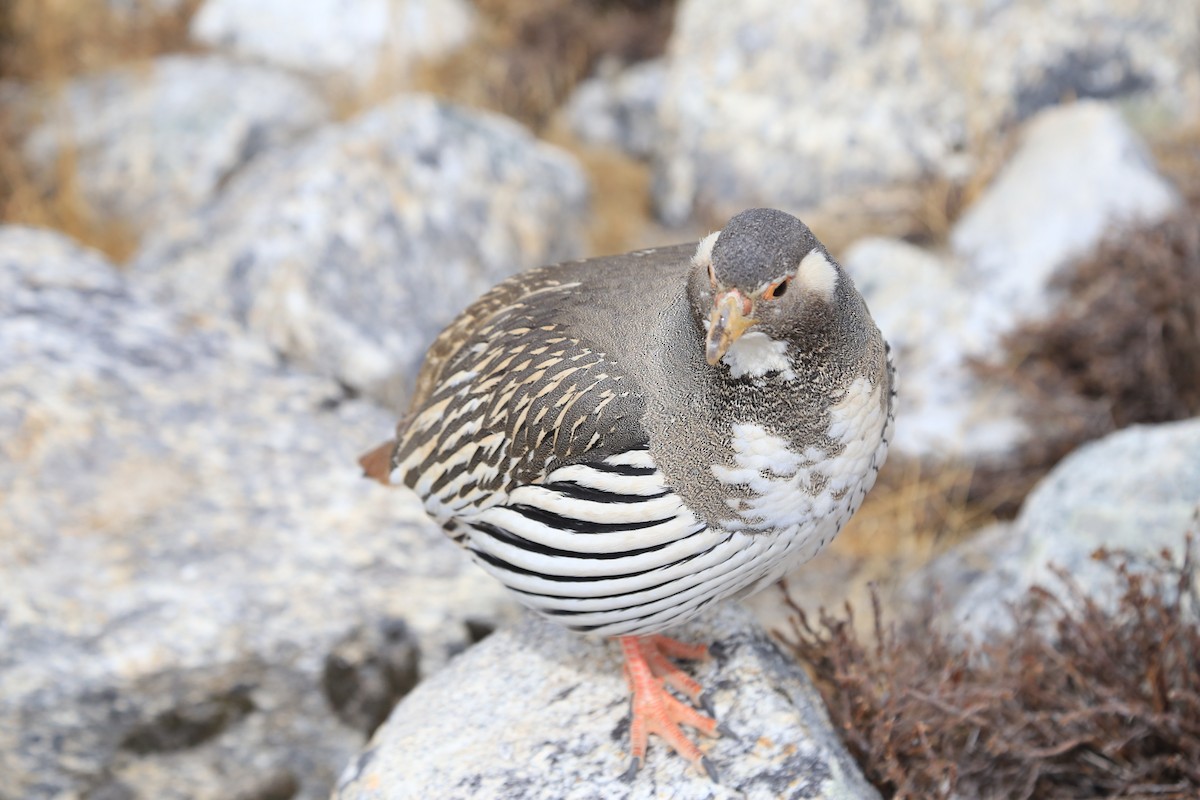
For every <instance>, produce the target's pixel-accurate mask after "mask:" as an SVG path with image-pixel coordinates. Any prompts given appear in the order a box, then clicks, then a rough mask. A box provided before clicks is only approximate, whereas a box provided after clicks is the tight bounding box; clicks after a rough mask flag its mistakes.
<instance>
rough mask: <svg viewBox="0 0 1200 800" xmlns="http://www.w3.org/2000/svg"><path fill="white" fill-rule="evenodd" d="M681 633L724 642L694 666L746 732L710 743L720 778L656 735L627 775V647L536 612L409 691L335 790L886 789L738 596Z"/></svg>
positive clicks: (806, 794) (792, 794)
mask: <svg viewBox="0 0 1200 800" xmlns="http://www.w3.org/2000/svg"><path fill="white" fill-rule="evenodd" d="M678 635H679V638H680V639H682V640H684V641H695V642H705V643H709V644H710V645H711V652H712V658H710V659H709V660H708V661H707V662H703V663H699V664H696V665H695V666H693V667H692V668H690V672H691V673H692V674H693V675H694V676H695V677H696V678H697V680H699V681H700V682H701V683H702V684H703V685H704V686H705V687H706V688H707V690H708V692H709V694H710V697H711V699H712V704H713V706H714V707H715V710H716V713H717V717H718V719H719V720H720V721H721V722H722V723H723V724H725V725H726V726H728V727H729V728H730V729H731V730H732V731H733V733H734V734H735V736H736V738H733V737H728V736H727V737H723V738H720V739H710V740H702V744H701V747H702V749H704V750H705V751H706V753H707V755H708V757H709V758H710V759H711V760H712V762H713V763H714V765H715V766H716V769H717V770H718V772H719V774H720V784H714V783H713V782H712V781H710V780H709V779H708V778H707V777H705V776H702V775H700V774H698V773H697V772H696V771H695V770H694V769H693V768H692V767H691V766H690V765H688V763H687V762H686V761H684V760H683V759H681V758H679V757H678V756H675V755H674V754H673V753H671V752H670V751H669V749H668V748H666V746H664V745H663V744H662V742H661V741H660V740H658V739H656V738H653V737H652V738H651V744H650V751H649V753H648V757H647V762H646V764H645V765H643V767H642V769H641V771H640V772H639V773H638V775H637V777H636V779H634V780H633V781H632V782H630V781H627V780H625V779H624V778H623V777H622V776H623V773H625V771H626V768H627V767H628V759H629V756H628V737H629V729H628V728H629V694H628V689H627V687H626V684H625V680H624V678H623V677H622V672H621V660H620V654H619V650H618V649H617V647H616V645H615V644H614V643H612V642H608V641H603V640H599V641H598V640H593V639H585V638H581V637H578V636H576V635H574V634H571V633H569V632H567V631H566V630H565V629H562V628H559V627H558V626H555V625H552V624H550V623H547V622H545V621H542V620H540V619H536V618H533V617H527V618H526V619H525V621H524V622H523V623H522V624H521V625H520V626H518V627H516V628H512V629H506V630H504V631H501V632H499V633H496V634H494V635H493V636H491V637H490V638H488V639H487V640H485V641H484V642H482V643H481V644H479V645H477V646H476V647H473V648H472V649H471V650H469V651H468V652H467V653H465V654H463V655H462V656H460V657H458V658H457V659H455V660H454V661H453V662H452V663H451V664H450V666H448V667H447V668H446V669H444V670H443V671H441V672H440V673H438V674H437V675H436V676H434V677H433V678H431V679H430V680H428V681H426V682H424V683H423V684H421V686H419V687H418V688H417V689H416V690H415V691H413V692H412V694H410V695H408V697H406V698H405V700H404V701H403V702H402V703H400V704H399V705H398V706H397V707H396V709H395V710H394V711H393V713H392V716H391V719H389V720H388V722H387V723H386V724H385V725H384V726H383V727H382V728H380V729H379V731H378V732H377V733H376V735H375V737H374V738H373V739H372V741H371V743H370V745H369V746H368V747H367V749H366V750H364V751H363V752H362V753H361V754H359V756H358V757H357V758H355V759H354V760H353V761H352V762H351V763H350V764H349V765H348V766H347V767H346V769H345V771H344V772H343V773H342V777H341V779H340V781H339V786H338V790H337V791H336V792H335V794H334V797H335V798H336V800H409V798H429V797H437V798H439V799H440V800H458V798H463V799H464V800H465V798H475V797H489V798H524V799H527V800H532V799H533V798H546V799H547V800H549V798H555V800H560V799H565V798H571V799H572V800H585V799H587V800H591V798H596V799H597V800H599V799H600V798H604V799H605V800H608V798H655V797H671V798H678V800H701V799H702V798H703V799H704V800H709V799H713V800H715V799H717V798H720V800H726V798H729V799H732V798H745V800H765V798H831V799H832V798H846V799H849V798H862V800H868V799H871V800H874V799H875V798H878V794H877V793H876V792H875V790H874V789H873V788H872V787H870V786H869V785H868V784H867V783H866V781H865V780H864V779H863V777H862V774H861V773H860V772H859V770H858V767H857V765H856V764H855V763H854V761H853V760H852V759H851V758H850V757H849V755H848V754H847V753H846V751H845V750H844V748H843V747H842V745H841V743H840V742H839V741H838V740H837V736H836V734H835V733H834V731H833V730H832V728H831V727H830V724H829V720H828V717H827V716H826V713H825V709H824V706H823V704H822V702H821V699H820V697H819V695H818V694H817V693H816V691H815V690H814V689H813V687H812V685H811V683H810V682H809V681H808V679H807V677H806V676H805V675H804V672H803V670H802V669H801V668H800V667H799V665H797V664H796V663H795V662H794V661H791V660H789V659H788V658H786V657H785V656H784V655H783V654H782V653H781V652H780V651H779V649H778V648H777V647H776V646H775V645H774V644H773V643H772V642H771V640H770V639H769V638H768V637H767V636H766V634H765V633H764V632H763V631H762V629H761V628H759V627H758V625H757V624H756V623H755V622H754V621H753V618H752V617H751V616H750V614H749V613H748V612H747V611H745V610H744V609H742V608H740V607H738V606H736V605H727V606H725V607H723V608H721V609H719V610H717V611H715V612H713V613H712V614H711V615H710V616H708V617H706V618H704V619H703V620H701V621H698V622H696V623H693V624H690V625H687V626H684V627H682V628H680V630H679V632H678Z"/></svg>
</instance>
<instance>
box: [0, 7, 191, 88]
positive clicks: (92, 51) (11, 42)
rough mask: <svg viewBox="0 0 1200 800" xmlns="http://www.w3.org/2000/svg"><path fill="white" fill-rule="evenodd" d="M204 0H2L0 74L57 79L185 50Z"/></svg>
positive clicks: (30, 79) (41, 80)
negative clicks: (168, 3)
mask: <svg viewBox="0 0 1200 800" xmlns="http://www.w3.org/2000/svg"><path fill="white" fill-rule="evenodd" d="M200 2H201V0H185V1H184V2H182V3H180V6H179V8H178V10H176V11H171V12H164V11H152V10H151V8H152V5H153V4H152V3H151V2H150V0H131V3H130V5H131V6H133V7H132V8H131V9H130V10H129V11H127V12H119V11H116V10H114V9H113V8H112V6H110V5H109V4H108V3H103V2H96V1H95V0H6V2H5V3H3V4H0V9H2V10H0V15H2V16H0V77H7V78H17V79H19V80H23V81H37V82H45V81H57V80H62V79H64V78H68V77H70V76H72V75H78V74H81V73H85V72H94V71H96V70H100V69H104V68H106V67H111V66H114V65H116V64H122V63H126V62H129V61H136V60H139V59H143V58H150V57H151V56H156V55H159V54H161V53H168V52H174V51H178V50H185V49H187V29H188V22H189V20H190V19H191V17H192V15H193V14H194V13H195V11H196V9H197V8H198V7H199V6H200Z"/></svg>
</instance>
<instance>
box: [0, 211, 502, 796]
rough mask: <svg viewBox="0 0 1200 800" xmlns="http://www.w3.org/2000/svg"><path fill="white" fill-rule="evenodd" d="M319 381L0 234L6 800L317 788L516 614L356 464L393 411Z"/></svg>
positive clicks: (50, 248)
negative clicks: (446, 668) (420, 681)
mask: <svg viewBox="0 0 1200 800" xmlns="http://www.w3.org/2000/svg"><path fill="white" fill-rule="evenodd" d="M227 327H228V326H227ZM339 397H340V391H339V390H338V388H337V387H336V386H333V385H331V384H330V383H328V382H327V381H324V380H320V379H317V378H314V377H311V376H306V375H299V374H293V373H289V372H286V371H281V370H280V369H279V368H278V367H277V366H275V364H274V357H273V356H272V355H271V354H270V353H269V352H267V350H266V348H265V347H263V346H262V345H261V344H256V343H255V342H253V341H251V340H247V339H246V338H245V337H243V336H241V335H240V333H239V332H236V331H235V332H233V333H230V332H229V331H228V330H226V329H222V328H220V327H218V326H214V327H213V328H212V329H210V330H206V331H199V332H197V331H191V332H189V331H187V330H186V326H184V325H183V324H181V320H180V319H178V318H177V317H176V316H174V315H172V314H170V313H168V312H166V311H163V310H161V309H159V308H157V307H155V306H153V305H152V304H150V303H149V302H147V301H146V300H145V299H144V298H143V297H142V296H141V293H140V292H139V291H138V290H137V289H136V287H131V286H130V285H129V283H128V282H127V280H126V279H125V278H124V277H123V276H122V275H121V274H120V273H118V272H116V271H115V270H114V269H113V268H112V266H111V265H109V264H107V263H105V262H104V261H103V260H102V259H100V258H99V257H98V256H96V255H94V254H91V253H89V252H86V251H83V250H81V249H79V248H77V247H75V246H74V245H72V244H71V243H69V242H68V241H67V240H65V239H64V238H62V237H60V236H58V235H56V234H53V233H50V232H48V231H39V230H33V229H23V228H14V227H8V228H0V498H2V499H0V775H3V776H4V781H3V785H2V786H0V795H3V796H6V797H21V798H30V799H31V800H40V799H41V798H63V797H105V798H118V797H119V798H126V799H130V800H131V799H132V798H151V797H153V798H185V797H186V798H214V799H215V798H232V797H258V798H267V797H294V798H317V797H324V796H327V795H328V792H329V790H330V787H331V786H332V784H333V782H334V778H335V776H336V774H337V772H338V770H339V769H340V768H341V767H342V766H343V765H344V764H345V762H346V760H347V759H348V758H350V756H351V755H352V754H353V753H354V752H355V751H356V750H357V749H358V748H359V747H361V745H362V743H363V741H364V738H365V735H366V734H367V733H368V732H369V730H370V729H371V727H372V726H373V724H374V723H375V722H377V721H378V719H379V718H381V717H382V715H383V714H384V713H385V712H386V710H387V708H388V707H389V705H390V704H391V703H392V702H393V701H394V700H395V699H396V698H397V697H399V696H400V695H402V694H403V693H404V692H406V691H407V690H408V689H409V688H411V686H412V684H413V682H414V681H415V680H416V679H417V677H418V676H419V674H427V673H429V672H432V671H433V670H435V669H436V668H438V667H439V666H440V665H441V664H442V663H444V662H445V661H446V660H447V659H448V658H449V656H450V655H451V654H452V653H454V652H456V651H458V650H460V649H462V648H463V647H465V646H466V645H468V644H469V643H470V642H471V641H473V640H474V638H475V637H476V636H477V635H478V634H477V631H478V630H480V629H481V626H482V627H483V628H484V629H486V626H488V625H493V626H494V625H496V624H498V622H499V621H501V620H503V619H504V618H505V615H506V614H507V613H509V612H510V611H511V609H512V606H511V604H510V602H509V601H508V599H507V598H506V597H505V596H504V595H503V594H502V590H501V589H500V588H499V587H497V586H495V585H494V584H493V583H492V582H490V581H484V580H480V577H479V574H478V573H477V572H476V571H474V570H473V568H472V567H470V566H469V565H468V563H467V560H466V559H464V558H463V557H462V554H461V553H460V552H458V550H457V548H456V547H455V546H453V544H451V543H450V542H449V541H448V540H447V539H446V538H445V537H444V536H443V535H442V534H441V532H440V531H438V530H436V529H434V528H433V527H432V526H431V524H430V523H429V522H428V521H427V520H426V518H425V515H424V513H423V511H422V510H421V508H420V505H419V502H418V501H417V500H416V498H415V497H414V496H412V495H410V494H408V493H406V492H402V491H388V490H385V489H383V488H382V487H379V486H378V485H376V484H373V483H371V482H369V481H365V480H362V479H361V477H360V474H359V470H358V467H357V465H356V464H355V456H356V454H357V453H359V452H360V451H361V450H363V449H365V448H366V447H369V446H370V445H371V444H372V443H374V442H375V441H376V440H377V439H378V438H379V437H380V436H381V435H383V434H384V433H385V432H386V431H388V430H389V429H390V426H391V425H392V419H393V418H392V415H391V414H388V413H385V412H383V411H380V410H379V409H377V408H374V407H372V406H369V405H366V404H364V403H360V402H339V401H338V399H339ZM468 623H471V624H468Z"/></svg>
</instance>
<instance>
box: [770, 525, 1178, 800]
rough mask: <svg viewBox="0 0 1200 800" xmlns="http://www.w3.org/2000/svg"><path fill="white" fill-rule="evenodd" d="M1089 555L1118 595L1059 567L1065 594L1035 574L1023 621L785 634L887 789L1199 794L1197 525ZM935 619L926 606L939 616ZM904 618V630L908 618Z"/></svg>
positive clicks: (804, 626) (798, 628)
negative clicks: (1144, 550)
mask: <svg viewBox="0 0 1200 800" xmlns="http://www.w3.org/2000/svg"><path fill="white" fill-rule="evenodd" d="M1095 557H1096V558H1097V559H1099V560H1101V561H1103V562H1104V563H1105V564H1107V565H1108V566H1109V567H1110V568H1111V569H1112V570H1113V571H1114V573H1115V575H1116V577H1117V580H1118V582H1119V585H1120V587H1121V593H1120V596H1119V598H1118V599H1117V601H1116V603H1113V604H1110V603H1100V602H1097V601H1095V600H1093V599H1092V598H1090V597H1087V596H1085V595H1084V593H1083V592H1082V590H1081V589H1080V588H1079V587H1078V586H1076V585H1075V584H1074V583H1073V582H1072V581H1071V580H1070V578H1069V577H1068V576H1066V575H1064V574H1059V578H1060V579H1061V580H1062V581H1063V584H1064V586H1065V589H1066V592H1067V594H1066V599H1065V600H1059V599H1057V598H1056V597H1055V595H1053V594H1051V593H1050V592H1048V591H1045V590H1043V589H1040V588H1035V589H1034V590H1033V591H1031V592H1030V594H1029V595H1028V596H1027V598H1026V599H1025V600H1024V602H1022V603H1021V604H1019V605H1018V606H1017V607H1016V608H1014V609H1012V613H1013V614H1014V620H1015V623H1016V625H1015V628H1014V631H1015V632H1014V633H1013V634H1011V635H1010V636H1008V637H1007V638H998V639H994V640H991V641H989V642H987V643H986V644H971V643H969V642H968V644H967V646H966V647H965V649H962V648H959V647H957V646H955V645H953V644H951V642H950V641H949V640H948V639H947V638H945V637H944V636H942V635H940V634H939V633H938V632H937V631H936V629H934V628H933V627H932V625H930V624H928V623H929V620H926V621H925V623H926V624H921V625H917V626H913V628H912V630H913V631H914V632H913V633H910V634H909V635H902V634H900V633H898V632H897V629H896V628H895V627H888V628H884V626H883V624H882V623H881V622H880V621H879V620H880V607H879V601H878V596H876V598H875V607H874V613H875V627H874V633H873V636H871V637H865V638H864V637H861V636H860V635H859V634H858V633H856V631H855V626H854V622H853V612H852V609H851V608H850V607H849V606H847V608H846V610H845V616H844V617H835V616H832V615H830V614H827V613H825V612H824V611H823V612H822V613H821V616H820V619H819V620H818V621H817V623H816V624H813V623H811V622H810V621H809V620H808V619H807V618H806V617H805V615H804V612H803V611H801V610H800V609H799V608H798V607H794V608H793V610H794V611H795V616H794V618H793V620H792V630H791V634H790V635H783V634H780V636H781V638H782V639H783V640H784V642H785V644H786V645H788V646H789V647H790V648H791V649H792V651H793V652H794V653H795V654H796V655H797V657H798V658H800V659H801V660H803V661H804V662H806V663H807V664H808V665H809V666H810V669H811V670H812V672H813V673H814V676H815V678H816V681H817V684H818V687H819V688H820V690H821V693H822V695H823V696H824V698H825V701H826V703H827V705H828V707H829V711H830V715H831V717H832V719H833V721H834V723H835V725H836V727H837V728H838V729H839V730H840V731H841V733H842V736H843V739H844V741H845V742H846V744H847V746H848V747H849V748H850V750H851V752H852V753H853V754H854V756H855V757H856V758H857V760H858V762H859V764H860V766H861V767H862V769H863V771H864V773H865V774H866V776H867V778H868V779H869V780H870V781H871V782H872V783H874V784H875V785H876V786H877V787H878V788H879V789H880V791H881V792H883V794H884V796H885V797H889V798H893V797H894V798H950V797H979V798H1046V799H1055V800H1056V799H1057V798H1094V797H1147V798H1148V797H1156V798H1179V799H1180V800H1182V798H1195V797H1197V796H1200V623H1198V622H1197V620H1198V618H1200V599H1198V598H1197V595H1196V569H1195V563H1194V560H1193V553H1192V542H1191V538H1190V537H1189V539H1188V541H1187V544H1186V545H1185V548H1184V558H1183V561H1182V563H1181V564H1180V563H1178V562H1176V561H1173V560H1172V559H1171V557H1170V554H1168V553H1162V554H1160V555H1159V556H1158V557H1156V558H1148V559H1141V558H1137V557H1135V556H1133V555H1131V554H1129V553H1125V552H1116V553H1114V552H1104V551H1100V552H1098V553H1096V554H1095ZM931 619H932V610H931V616H930V620H931ZM906 630H907V629H906Z"/></svg>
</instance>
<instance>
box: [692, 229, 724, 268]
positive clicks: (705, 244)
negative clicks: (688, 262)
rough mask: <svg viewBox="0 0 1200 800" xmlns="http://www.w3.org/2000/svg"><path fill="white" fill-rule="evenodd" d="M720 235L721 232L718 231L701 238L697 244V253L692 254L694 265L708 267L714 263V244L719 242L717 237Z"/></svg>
mask: <svg viewBox="0 0 1200 800" xmlns="http://www.w3.org/2000/svg"><path fill="white" fill-rule="evenodd" d="M720 235H721V232H720V231H717V232H716V233H710V234H709V235H708V236H705V237H704V238H703V239H701V240H700V244H699V245H697V246H696V255H694V256H692V265H693V266H697V267H704V268H705V269H707V268H708V267H709V266H710V265H711V264H712V251H713V246H714V245H715V244H716V243H717V237H718V236H720Z"/></svg>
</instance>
